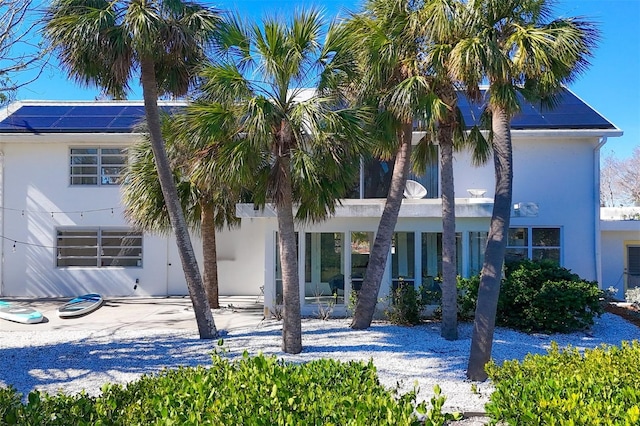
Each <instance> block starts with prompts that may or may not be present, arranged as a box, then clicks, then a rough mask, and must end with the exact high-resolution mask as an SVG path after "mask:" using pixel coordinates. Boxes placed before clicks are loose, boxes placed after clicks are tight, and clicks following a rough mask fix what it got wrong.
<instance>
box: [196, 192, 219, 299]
mask: <svg viewBox="0 0 640 426" xmlns="http://www.w3.org/2000/svg"><path fill="white" fill-rule="evenodd" d="M200 207H201V211H202V213H201V216H200V231H201V233H202V257H203V262H204V265H203V274H202V281H203V283H204V289H205V291H206V293H207V300H208V301H209V306H210V307H211V308H212V309H218V308H219V307H220V300H219V297H218V255H217V251H216V223H215V214H214V211H213V205H212V204H211V203H208V202H201V203H200Z"/></svg>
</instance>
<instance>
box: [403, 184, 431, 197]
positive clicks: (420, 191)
mask: <svg viewBox="0 0 640 426" xmlns="http://www.w3.org/2000/svg"><path fill="white" fill-rule="evenodd" d="M404 196H405V198H414V199H417V198H424V197H426V196H427V189H426V188H425V187H424V186H422V185H420V183H419V182H416V181H415V180H407V183H406V184H405V186H404Z"/></svg>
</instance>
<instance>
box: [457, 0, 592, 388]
mask: <svg viewBox="0 0 640 426" xmlns="http://www.w3.org/2000/svg"><path fill="white" fill-rule="evenodd" d="M467 12H468V13H469V14H468V21H467V25H468V27H469V28H470V30H471V32H470V34H472V36H470V37H468V38H466V39H464V40H462V41H461V42H460V43H458V44H457V45H456V46H455V47H454V49H453V51H452V54H451V57H452V59H451V63H452V73H453V75H455V76H456V77H457V78H459V79H460V80H462V81H466V82H468V84H469V85H470V86H477V85H478V84H480V83H481V82H484V81H487V82H488V83H489V88H488V90H487V101H486V102H487V112H488V113H489V114H490V115H491V129H492V130H491V131H492V141H491V144H492V148H493V160H494V167H495V176H496V187H495V199H494V206H493V214H492V217H491V226H490V229H489V236H488V241H487V247H486V251H485V257H484V263H483V267H482V273H481V281H480V288H479V291H478V302H477V306H476V313H475V321H474V330H473V338H472V343H471V353H470V356H469V366H468V369H467V376H468V377H469V378H470V379H472V380H485V379H486V377H487V375H486V372H485V371H484V366H485V364H486V363H487V362H488V361H489V358H490V357H491V346H492V340H493V331H494V327H495V317H496V308H497V303H498V296H499V294H500V280H501V276H502V266H503V262H504V255H505V249H506V244H507V234H508V231H509V220H510V214H511V200H512V181H513V162H512V146H511V131H510V122H511V118H512V117H513V116H514V115H515V114H517V112H518V111H519V109H520V100H521V98H524V99H527V100H530V101H538V102H540V101H542V102H544V103H545V104H547V105H549V106H552V105H553V104H554V101H555V100H556V99H557V96H558V94H559V93H560V92H561V91H562V86H563V84H565V83H567V82H570V81H572V80H573V79H574V78H575V77H576V76H577V75H578V74H580V73H581V72H583V71H584V70H585V69H586V67H587V65H588V58H589V57H590V56H591V52H592V50H593V47H594V45H595V43H596V41H597V38H598V33H597V31H596V29H595V27H594V26H593V24H591V23H589V22H586V21H583V20H580V19H576V18H565V19H556V20H549V19H550V17H551V13H552V10H551V1H550V0H470V1H469V2H467Z"/></svg>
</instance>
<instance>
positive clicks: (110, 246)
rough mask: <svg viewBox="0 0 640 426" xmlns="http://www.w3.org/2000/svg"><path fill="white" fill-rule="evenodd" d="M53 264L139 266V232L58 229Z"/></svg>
mask: <svg viewBox="0 0 640 426" xmlns="http://www.w3.org/2000/svg"><path fill="white" fill-rule="evenodd" d="M56 246H57V253H58V254H57V257H56V266H58V267H66V266H95V267H114V266H120V267H121V266H142V233H141V232H136V231H131V230H128V229H101V228H82V229H58V231H57V243H56Z"/></svg>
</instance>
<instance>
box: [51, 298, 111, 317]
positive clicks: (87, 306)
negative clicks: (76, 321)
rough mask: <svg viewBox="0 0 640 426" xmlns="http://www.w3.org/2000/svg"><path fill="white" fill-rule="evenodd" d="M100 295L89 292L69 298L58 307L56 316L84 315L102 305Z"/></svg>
mask: <svg viewBox="0 0 640 426" xmlns="http://www.w3.org/2000/svg"><path fill="white" fill-rule="evenodd" d="M102 302H103V299H102V296H100V295H99V294H95V293H91V294H85V295H82V296H78V297H76V298H74V299H71V300H69V301H68V302H67V303H65V304H64V305H62V306H60V307H59V308H58V316H59V317H60V318H73V317H80V316H82V315H86V314H88V313H91V312H93V311H95V310H96V309H98V308H99V307H100V306H102Z"/></svg>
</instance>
